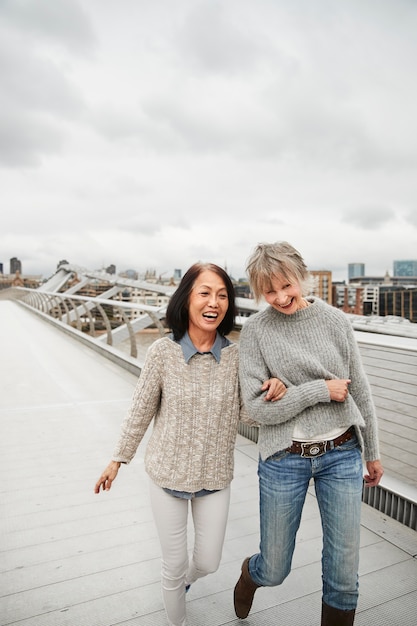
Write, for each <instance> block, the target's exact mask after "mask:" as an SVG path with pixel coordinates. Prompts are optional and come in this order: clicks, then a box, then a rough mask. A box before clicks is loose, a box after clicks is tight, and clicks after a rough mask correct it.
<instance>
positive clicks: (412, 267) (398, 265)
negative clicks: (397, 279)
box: [394, 260, 417, 276]
mask: <svg viewBox="0 0 417 626" xmlns="http://www.w3.org/2000/svg"><path fill="white" fill-rule="evenodd" d="M394 276H417V261H416V260H408V261H394Z"/></svg>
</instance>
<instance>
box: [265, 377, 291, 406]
mask: <svg viewBox="0 0 417 626" xmlns="http://www.w3.org/2000/svg"><path fill="white" fill-rule="evenodd" d="M261 389H262V391H266V394H265V397H264V400H269V401H270V402H276V401H277V400H281V398H283V397H284V396H285V392H286V391H287V388H286V386H285V385H284V383H283V382H282V381H281V380H280V379H279V378H268V380H266V381H265V382H264V384H263V385H262V387H261Z"/></svg>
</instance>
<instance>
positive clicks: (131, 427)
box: [112, 342, 163, 463]
mask: <svg viewBox="0 0 417 626" xmlns="http://www.w3.org/2000/svg"><path fill="white" fill-rule="evenodd" d="M162 364H163V359H162V355H161V349H160V344H158V342H155V343H153V344H152V345H151V346H150V347H149V349H148V352H147V356H146V360H145V363H144V366H143V368H142V371H141V374H140V376H139V380H138V382H137V384H136V387H135V391H134V393H133V397H132V401H131V404H130V407H129V410H128V412H127V414H126V417H125V418H124V420H123V422H122V425H121V431H120V436H119V441H118V442H117V444H116V447H115V449H114V452H113V457H112V459H113V461H119V462H121V463H129V462H130V461H131V460H132V459H133V457H134V456H135V454H136V451H137V449H138V446H139V444H140V442H141V441H142V439H143V437H144V435H145V433H146V430H147V428H148V426H149V424H150V423H151V421H152V419H153V417H154V416H155V414H156V412H157V411H158V408H159V404H160V398H161V392H162V366H163V365H162Z"/></svg>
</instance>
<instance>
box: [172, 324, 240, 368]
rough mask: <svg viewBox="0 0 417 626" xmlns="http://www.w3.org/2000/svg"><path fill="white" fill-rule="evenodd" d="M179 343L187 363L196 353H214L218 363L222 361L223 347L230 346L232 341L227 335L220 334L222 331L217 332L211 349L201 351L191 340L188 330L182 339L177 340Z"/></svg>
mask: <svg viewBox="0 0 417 626" xmlns="http://www.w3.org/2000/svg"><path fill="white" fill-rule="evenodd" d="M177 343H179V345H180V346H181V349H182V353H183V355H184V359H185V362H186V363H188V361H189V360H190V359H191V357H193V356H194V355H195V354H212V355H213V356H214V358H215V359H216V361H217V363H220V357H221V351H222V348H225V347H226V346H229V345H230V343H231V342H230V341H229V339H227V338H226V337H223V336H222V335H220V333H217V334H216V339H215V341H214V343H213V345H212V346H211V349H210V350H209V351H208V352H199V350H197V348H196V347H195V345H194V344H193V342H192V341H191V339H190V335H189V334H188V331H186V333H185V335H183V336H182V337H181V339H180V340H179V341H177Z"/></svg>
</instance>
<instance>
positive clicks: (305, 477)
mask: <svg viewBox="0 0 417 626" xmlns="http://www.w3.org/2000/svg"><path fill="white" fill-rule="evenodd" d="M258 476H259V490H260V534H261V538H260V552H259V554H255V555H254V556H252V557H251V559H250V561H249V573H250V575H251V578H252V579H253V581H254V582H255V583H257V584H258V585H261V586H274V585H280V584H281V583H282V582H283V581H284V579H285V578H286V577H287V576H288V574H289V573H290V570H291V562H292V558H293V553H294V548H295V538H296V534H297V531H298V528H299V526H300V520H301V513H302V509H303V506H304V502H305V498H306V494H307V489H308V486H309V481H310V479H311V478H313V479H314V486H315V491H316V496H317V502H318V505H319V509H320V516H321V523H322V529H323V551H322V580H323V600H324V602H325V603H326V604H328V605H330V606H333V607H335V608H337V609H342V610H350V609H354V608H356V605H357V601H358V566H359V540H360V512H361V502H362V485H363V470H362V458H361V453H360V450H359V447H358V442H357V439H356V437H353V438H352V439H350V440H349V441H347V442H345V443H344V444H342V445H341V446H338V447H336V448H334V449H333V450H330V451H328V452H326V453H325V454H323V455H322V456H320V457H316V458H304V457H301V456H300V455H298V454H291V453H289V452H286V451H282V452H279V453H277V454H275V455H274V456H272V457H270V458H269V459H267V460H266V461H262V460H260V461H259V465H258Z"/></svg>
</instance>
